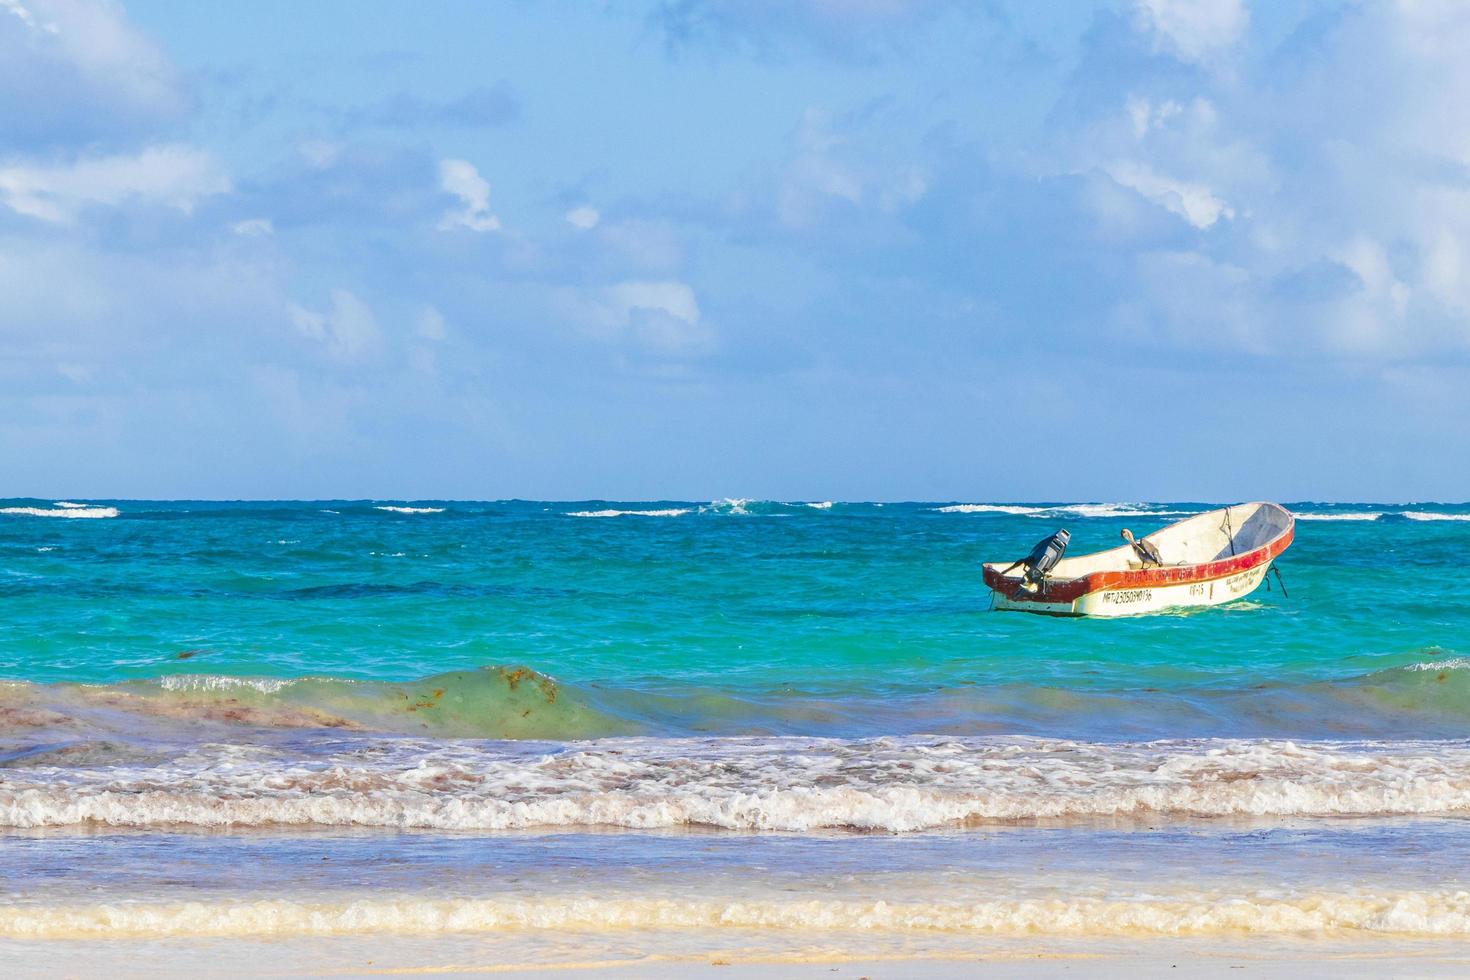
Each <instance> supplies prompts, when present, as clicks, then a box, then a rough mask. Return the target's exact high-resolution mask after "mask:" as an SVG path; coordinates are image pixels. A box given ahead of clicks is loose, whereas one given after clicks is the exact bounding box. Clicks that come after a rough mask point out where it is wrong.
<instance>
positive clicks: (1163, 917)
mask: <svg viewBox="0 0 1470 980" xmlns="http://www.w3.org/2000/svg"><path fill="white" fill-rule="evenodd" d="M532 929H534V930H555V931H559V932H560V931H569V932H606V931H614V930H616V931H625V930H631V929H639V930H654V931H663V930H678V931H693V930H700V931H705V930H718V931H723V930H734V929H743V930H781V931H807V930H821V931H826V932H831V931H838V932H861V933H885V932H899V933H909V932H912V933H958V934H972V935H997V936H1022V935H1031V936H1035V935H1042V936H1118V937H1129V936H1214V935H1220V934H1241V933H1245V934H1249V935H1268V936H1269V935H1287V934H1302V933H1311V934H1317V935H1331V934H1338V933H1344V932H1352V933H1367V934H1375V935H1379V936H1385V937H1387V936H1402V937H1413V936H1425V937H1455V938H1460V937H1470V893H1467V892H1465V891H1448V890H1444V891H1388V892H1383V893H1371V892H1369V893H1356V892H1350V891H1344V892H1327V893H1321V892H1317V893H1306V894H1297V895H1292V894H1286V895H1282V894H1273V893H1269V892H1240V893H1231V892H1222V893H1212V892H1203V891H1201V892H1195V893H1192V894H1190V893H1185V894H1176V895H1168V894H1165V895H1156V894H1155V895H1138V896H1128V897H1089V896H1086V895H1078V896H1058V897H1053V898H1011V899H1007V898H996V899H989V900H979V901H969V902H954V901H949V902H945V901H937V902H936V901H904V900H901V899H896V900H893V901H886V900H878V901H844V900H840V899H837V900H834V899H830V898H801V897H798V898H774V897H772V898H761V897H740V898H731V899H720V898H714V899H710V898H692V897H681V898H646V897H618V896H609V895H607V894H587V893H573V894H566V895H549V896H538V897H519V896H503V897H495V898H420V897H401V898H378V897H374V898H362V899H358V900H355V901H353V900H348V901H340V900H339V901H309V900H294V901H293V900H281V899H275V900H269V899H267V900H255V901H248V900H247V901H219V900H214V901H210V900H202V901H191V902H160V903H131V902H115V903H96V904H79V905H70V906H26V905H12V906H8V907H3V908H0V936H3V937H5V938H7V939H31V940H49V939H103V938H108V939H117V938H145V937H146V938H160V939H161V938H171V937H245V936H254V937H261V938H267V937H268V938H285V937H292V936H334V935H361V934H366V933H379V932H392V933H399V934H409V935H432V934H437V933H455V932H468V933H478V932H501V931H505V930H517V931H518V930H532Z"/></svg>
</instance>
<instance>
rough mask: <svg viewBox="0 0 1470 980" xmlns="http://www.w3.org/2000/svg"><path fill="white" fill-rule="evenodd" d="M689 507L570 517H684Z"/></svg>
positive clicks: (589, 512) (574, 513)
mask: <svg viewBox="0 0 1470 980" xmlns="http://www.w3.org/2000/svg"><path fill="white" fill-rule="evenodd" d="M687 513H689V508H688V507H669V508H666V509H664V510H574V511H571V512H569V513H568V514H567V516H568V517H683V516H684V515H685V514H687Z"/></svg>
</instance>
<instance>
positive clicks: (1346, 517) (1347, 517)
mask: <svg viewBox="0 0 1470 980" xmlns="http://www.w3.org/2000/svg"><path fill="white" fill-rule="evenodd" d="M1292 516H1293V517H1295V518H1296V519H1297V520H1299V521H1376V520H1378V518H1380V517H1382V516H1383V513H1382V511H1376V510H1365V511H1343V512H1341V513H1336V514H1315V513H1301V512H1298V513H1294V514H1292Z"/></svg>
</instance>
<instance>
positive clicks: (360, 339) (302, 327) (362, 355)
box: [286, 289, 383, 363]
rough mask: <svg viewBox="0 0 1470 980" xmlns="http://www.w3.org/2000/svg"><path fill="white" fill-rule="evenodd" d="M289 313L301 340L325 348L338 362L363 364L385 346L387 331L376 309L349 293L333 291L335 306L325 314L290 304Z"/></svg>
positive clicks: (328, 308) (288, 306) (344, 290)
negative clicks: (384, 334) (383, 327)
mask: <svg viewBox="0 0 1470 980" xmlns="http://www.w3.org/2000/svg"><path fill="white" fill-rule="evenodd" d="M286 313H287V316H288V317H289V318H290V320H291V325H292V326H294V327H295V328H296V330H297V332H298V333H300V334H301V336H303V337H305V338H307V339H308V340H312V341H316V342H317V343H319V344H321V345H322V347H323V348H324V349H325V350H326V352H327V354H328V355H329V356H330V357H331V358H332V359H333V360H336V361H340V362H343V363H351V362H356V361H362V360H364V359H366V358H368V357H369V356H371V355H373V354H375V353H377V352H378V350H379V349H381V347H382V345H383V331H382V328H381V327H379V326H378V319H377V317H376V316H374V315H373V311H372V307H370V306H368V305H367V303H365V302H363V301H362V300H361V299H359V298H358V297H357V296H356V295H354V294H353V293H351V292H349V291H348V290H346V289H334V290H332V294H331V305H330V306H328V307H327V308H326V309H325V310H321V311H317V310H310V309H307V308H306V307H304V306H300V305H298V304H296V303H290V304H288V305H287V307H286Z"/></svg>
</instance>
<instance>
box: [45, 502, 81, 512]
mask: <svg viewBox="0 0 1470 980" xmlns="http://www.w3.org/2000/svg"><path fill="white" fill-rule="evenodd" d="M51 506H53V507H65V508H67V509H68V510H80V509H81V508H83V507H86V506H87V505H86V504H74V503H72V502H71V501H70V500H57V501H54V502H53V503H52V505H51Z"/></svg>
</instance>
